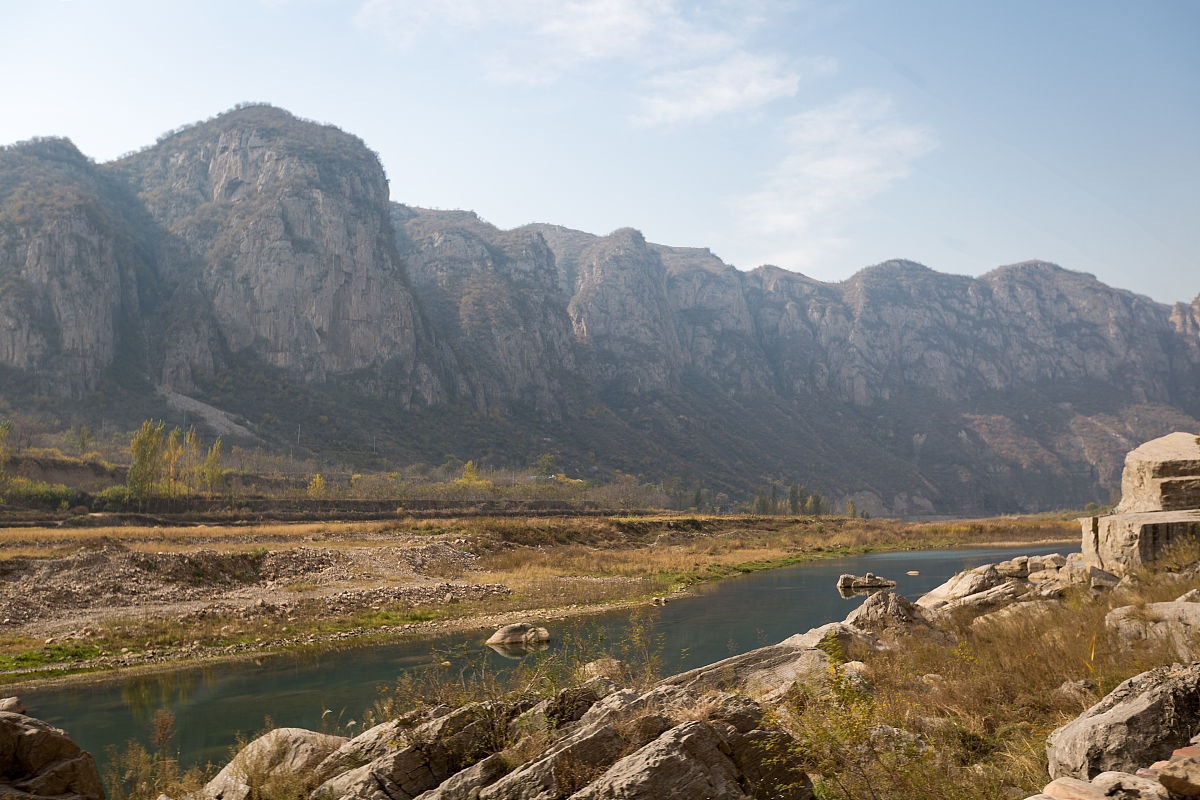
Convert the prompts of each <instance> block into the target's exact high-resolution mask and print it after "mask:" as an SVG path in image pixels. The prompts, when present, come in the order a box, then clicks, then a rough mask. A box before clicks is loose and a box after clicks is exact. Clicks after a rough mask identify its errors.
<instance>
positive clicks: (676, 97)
mask: <svg viewBox="0 0 1200 800" xmlns="http://www.w3.org/2000/svg"><path fill="white" fill-rule="evenodd" d="M835 68H836V65H835V63H834V61H833V60H832V59H812V60H810V62H809V63H808V65H807V69H805V70H801V69H798V68H796V67H795V66H792V65H788V64H785V63H784V61H783V59H782V58H779V57H777V56H772V55H753V54H751V53H747V52H745V51H741V50H739V51H737V52H734V53H732V54H730V55H729V56H728V57H726V58H725V59H723V60H722V61H719V62H717V63H713V64H704V65H702V66H699V67H692V68H690V69H681V70H674V71H670V72H663V73H660V74H658V75H654V76H652V77H651V78H650V79H648V80H647V81H646V87H647V89H648V90H649V93H648V94H646V95H644V96H643V97H642V98H641V106H642V109H641V113H639V114H638V115H637V116H636V117H635V118H634V121H635V122H638V123H640V124H643V125H664V124H665V125H670V124H675V123H680V122H693V121H698V120H707V119H711V118H713V117H716V116H719V115H721V114H731V113H739V112H745V111H749V110H751V109H754V108H757V107H758V106H761V105H765V104H767V103H769V102H771V101H772V100H777V99H779V98H781V97H791V96H793V95H795V94H796V91H797V90H798V89H799V87H800V81H801V79H802V78H803V77H804V76H805V75H804V73H805V72H807V73H809V74H823V73H829V72H832V71H833V70H834V69H835Z"/></svg>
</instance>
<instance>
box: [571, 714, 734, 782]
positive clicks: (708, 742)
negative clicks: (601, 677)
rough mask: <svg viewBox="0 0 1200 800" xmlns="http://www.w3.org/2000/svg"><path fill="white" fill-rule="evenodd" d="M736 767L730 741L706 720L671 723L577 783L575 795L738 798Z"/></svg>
mask: <svg viewBox="0 0 1200 800" xmlns="http://www.w3.org/2000/svg"><path fill="white" fill-rule="evenodd" d="M739 774H740V772H739V770H738V768H737V765H736V764H734V762H733V759H732V751H731V749H730V747H729V743H728V742H727V741H725V739H724V738H723V737H722V736H721V735H720V733H718V732H717V731H716V730H715V729H714V728H713V727H712V726H711V725H709V724H707V723H705V722H685V723H683V724H682V725H678V726H676V727H674V728H671V729H670V730H669V731H667V732H666V733H664V734H662V735H661V736H659V737H658V738H657V739H655V740H654V741H653V742H651V743H650V744H648V745H646V746H645V747H642V748H641V749H639V750H638V751H637V752H635V753H632V754H631V755H628V756H626V757H625V758H622V759H621V760H619V761H617V762H616V763H615V764H613V765H612V766H611V767H609V768H608V769H607V770H606V771H605V772H604V773H603V775H600V776H599V777H598V778H597V779H596V780H595V781H588V782H587V784H585V787H586V788H585V787H579V789H580V790H577V791H576V793H575V794H573V795H572V798H573V800H601V798H606V799H607V798H615V797H620V798H622V800H658V798H666V797H672V796H674V797H696V798H701V797H704V798H713V800H716V798H730V800H733V798H737V800H741V798H744V797H745V796H746V795H745V793H744V792H743V791H742V787H741V786H740V785H739V784H738V777H739Z"/></svg>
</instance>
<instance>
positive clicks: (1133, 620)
mask: <svg viewBox="0 0 1200 800" xmlns="http://www.w3.org/2000/svg"><path fill="white" fill-rule="evenodd" d="M1104 625H1105V627H1107V628H1109V629H1110V630H1112V631H1114V632H1115V633H1116V634H1117V635H1118V636H1119V637H1120V638H1121V640H1122V641H1124V642H1125V643H1127V644H1133V643H1135V642H1142V641H1148V642H1149V643H1152V644H1156V643H1163V644H1166V645H1167V646H1169V647H1170V648H1171V650H1172V651H1173V652H1174V653H1175V655H1176V657H1177V658H1179V659H1181V660H1183V661H1191V660H1192V659H1193V658H1195V657H1196V656H1197V655H1200V652H1198V651H1200V603H1187V602H1184V603H1180V602H1173V603H1147V604H1146V605H1144V606H1122V607H1120V608H1114V609H1113V610H1112V611H1110V612H1108V614H1107V615H1105V617H1104Z"/></svg>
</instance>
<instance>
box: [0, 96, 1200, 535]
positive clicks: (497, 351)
mask: <svg viewBox="0 0 1200 800" xmlns="http://www.w3.org/2000/svg"><path fill="white" fill-rule="evenodd" d="M113 370H117V371H119V372H120V374H121V375H123V376H125V378H122V379H121V380H122V381H123V384H127V383H128V380H127V379H128V376H130V375H137V376H141V379H143V380H144V381H145V383H146V385H147V386H151V385H155V384H157V385H165V386H166V387H168V388H171V389H173V390H176V391H179V392H184V393H190V394H191V395H192V396H194V397H196V398H197V399H202V400H205V401H206V402H211V403H213V404H217V405H222V404H223V405H224V406H225V407H228V408H229V409H230V410H231V411H233V412H234V413H237V414H240V415H242V416H245V417H246V418H248V419H250V420H251V424H254V421H255V420H256V419H261V420H263V421H262V422H261V423H259V427H258V429H257V431H256V432H257V434H258V435H260V436H262V437H264V438H266V439H268V440H271V439H273V438H274V439H278V438H280V435H281V434H280V431H282V430H284V429H285V428H286V429H287V430H291V431H294V430H295V426H296V424H298V423H300V422H302V421H303V422H306V423H310V424H311V419H312V418H316V417H318V416H319V418H320V419H322V420H326V419H328V417H329V416H331V414H329V413H320V412H319V411H317V410H314V409H317V408H318V406H320V407H321V408H325V409H329V411H331V412H332V415H333V416H345V417H346V418H347V419H348V418H350V417H352V416H353V417H354V418H355V419H358V420H359V421H358V422H354V423H353V426H351V428H350V429H347V430H342V429H339V430H338V431H333V432H331V433H330V434H329V436H328V438H327V440H326V441H328V442H329V443H330V446H336V447H341V448H344V447H345V439H346V437H348V436H350V437H354V436H357V437H359V438H360V439H361V438H362V436H365V435H366V433H367V431H368V430H369V431H370V436H369V438H368V441H369V442H370V443H371V451H372V452H375V450H376V438H377V437H376V434H377V433H378V432H379V431H383V433H384V435H385V437H386V436H388V435H390V436H392V438H393V441H394V444H393V446H392V450H391V453H392V457H393V458H395V459H397V460H414V459H415V458H416V457H418V455H419V457H420V458H444V454H446V453H455V452H456V453H457V454H458V455H459V456H460V457H479V456H481V455H485V456H486V457H488V458H490V459H494V460H496V461H498V462H507V463H511V464H515V465H517V464H524V463H528V460H529V457H530V455H536V454H537V453H540V452H548V451H549V452H555V453H557V454H559V455H560V457H561V458H562V459H563V461H564V463H565V464H566V465H567V466H568V468H571V469H573V470H575V471H576V472H583V471H586V470H588V469H605V468H612V467H616V468H620V469H622V470H626V471H629V472H635V473H643V474H646V475H650V476H655V475H657V476H668V475H677V476H681V477H682V479H683V480H684V481H687V482H691V485H700V484H705V485H709V486H715V487H725V488H727V489H729V490H730V491H731V492H733V493H739V492H744V491H745V490H746V489H747V488H749V487H751V486H754V485H756V484H759V483H760V482H763V481H777V482H781V483H792V482H798V483H807V484H809V486H810V487H811V488H815V489H818V490H820V491H822V493H824V494H826V495H827V496H832V497H834V498H836V499H837V500H838V502H839V503H840V502H842V501H844V500H845V499H848V498H853V499H854V500H855V503H856V505H857V506H858V507H859V508H860V509H864V510H868V511H871V512H872V513H881V512H885V511H893V512H900V513H905V512H907V513H928V512H930V511H933V510H946V511H954V512H985V511H998V510H1010V509H1034V508H1045V507H1062V506H1068V505H1073V504H1075V505H1082V504H1083V503H1086V502H1087V501H1089V500H1104V499H1106V487H1112V486H1115V485H1116V482H1117V479H1118V475H1119V469H1120V464H1121V458H1122V457H1123V454H1124V453H1125V452H1126V451H1127V450H1128V449H1129V448H1130V447H1131V446H1132V445H1133V444H1136V443H1137V442H1139V441H1145V440H1146V439H1150V438H1154V437H1155V436H1158V435H1161V434H1162V433H1165V432H1166V431H1169V430H1176V429H1180V428H1189V427H1191V428H1197V427H1200V422H1197V420H1196V417H1197V416H1200V297H1198V298H1197V299H1196V300H1194V301H1192V302H1191V303H1190V304H1184V303H1178V304H1176V305H1175V306H1173V307H1167V306H1164V305H1160V304H1157V303H1154V302H1152V301H1150V300H1149V299H1147V298H1145V297H1142V296H1139V295H1136V294H1133V293H1130V292H1126V291H1121V290H1117V289H1112V288H1110V287H1108V286H1105V285H1103V284H1101V283H1099V282H1098V281H1096V280H1095V279H1094V278H1093V277H1091V276H1089V275H1085V274H1082V273H1077V272H1071V271H1068V270H1065V269H1062V268H1060V267H1057V266H1055V265H1052V264H1046V263H1042V262H1028V263H1024V264H1017V265H1013V266H1009V267H1002V268H999V269H997V270H994V271H993V272H991V273H988V274H986V275H984V276H982V277H980V278H968V277H962V276H951V275H943V274H940V273H937V272H934V271H932V270H930V269H928V268H926V267H924V266H921V265H919V264H915V263H913V262H908V261H890V262H886V263H884V264H880V265H878V266H874V267H870V268H868V269H865V270H863V271H861V272H860V273H858V274H857V275H855V276H853V277H852V278H850V279H848V280H846V281H843V282H841V283H836V284H830V283H822V282H819V281H815V280H812V279H810V278H807V277H805V276H803V275H799V274H796V273H792V272H787V271H785V270H781V269H778V268H775V267H761V268H759V269H756V270H754V271H752V272H741V271H738V270H736V269H734V268H733V267H731V266H729V265H727V264H725V263H723V262H722V261H721V260H720V259H718V258H717V257H716V256H714V255H713V254H712V253H710V252H708V251H707V250H702V249H692V248H680V247H667V246H663V245H657V244H652V243H648V242H646V241H645V239H644V238H643V237H642V235H641V234H640V233H638V232H637V231H634V230H631V229H622V230H619V231H616V232H614V233H612V234H610V235H608V236H593V235H591V234H587V233H583V232H580V231H574V230H570V229H567V228H562V227H558V226H553V225H543V224H538V225H529V226H526V227H524V228H519V229H517V230H513V231H500V230H497V229H496V228H494V227H493V226H491V225H488V224H487V223H485V222H483V221H481V220H480V219H479V218H478V217H476V216H475V215H474V214H471V213H469V212H446V211H428V210H422V209H418V208H410V207H406V206H401V205H397V204H393V203H389V200H388V186H387V181H386V178H385V177H384V174H383V171H382V169H381V168H380V165H379V163H378V160H377V159H376V157H375V156H374V154H373V153H371V152H370V151H369V150H367V149H366V147H365V146H364V145H363V144H362V142H361V141H359V140H358V139H356V138H355V137H353V136H350V135H348V134H346V133H343V132H341V131H339V130H337V129H336V128H331V127H328V126H322V125H316V124H314V123H308V122H304V121H301V120H297V119H295V118H294V117H292V116H291V115H289V114H287V113H286V112H283V111H280V110H278V109H273V108H269V107H250V108H244V109H240V110H237V111H234V112H230V113H228V114H226V115H222V116H221V117H218V118H216V119H214V120H210V121H208V122H205V123H201V124H198V125H194V126H191V127H188V128H186V129H183V130H180V131H178V132H176V133H174V134H172V135H169V136H167V137H164V138H163V139H161V140H160V141H159V142H158V143H157V144H156V145H154V146H153V147H151V148H149V149H147V150H144V151H142V152H140V153H137V154H134V155H132V156H128V157H126V158H124V159H122V160H120V161H117V162H114V163H111V164H106V165H95V164H92V163H91V162H89V161H88V160H87V159H86V158H84V157H83V156H82V155H80V154H79V153H78V151H76V150H75V149H74V147H73V146H71V145H70V144H69V143H67V142H63V141H59V140H51V141H43V142H34V143H27V144H24V145H19V146H14V147H10V148H6V149H4V150H2V151H0V374H2V375H3V376H4V384H5V385H4V387H3V388H2V389H0V394H4V395H5V396H6V399H8V400H16V401H17V402H20V401H21V398H22V397H31V396H33V395H35V394H38V393H41V394H51V395H58V396H61V397H64V398H69V397H73V396H74V397H77V396H80V395H82V394H85V393H88V392H95V391H98V390H103V389H104V386H105V385H106V384H105V380H106V378H105V376H106V375H109V374H110V373H111V372H112V371H113ZM246 381H251V382H252V385H247V383H246ZM125 388H126V389H128V386H125ZM314 393H316V394H314ZM283 396H287V397H289V398H291V400H290V401H289V402H288V403H284V402H279V398H280V397H283ZM322 398H324V399H322ZM322 403H324V405H323V406H322V405H321V404H322ZM343 412H345V413H343ZM305 415H307V416H305ZM271 420H273V422H270V424H269V421H271ZM285 423H286V424H285ZM272 424H273V425H274V426H275V427H271V425H272ZM321 424H325V423H321ZM354 426H357V427H354ZM389 426H390V427H389ZM289 435H290V434H289Z"/></svg>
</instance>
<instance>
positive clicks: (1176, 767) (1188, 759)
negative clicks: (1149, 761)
mask: <svg viewBox="0 0 1200 800" xmlns="http://www.w3.org/2000/svg"><path fill="white" fill-rule="evenodd" d="M1158 782H1159V783H1161V784H1162V785H1163V786H1165V787H1167V789H1169V790H1171V792H1173V793H1174V794H1177V795H1179V796H1180V797H1200V758H1197V757H1196V756H1181V757H1177V758H1172V759H1171V760H1170V761H1168V762H1167V763H1166V765H1165V766H1162V767H1159V769H1158Z"/></svg>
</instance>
